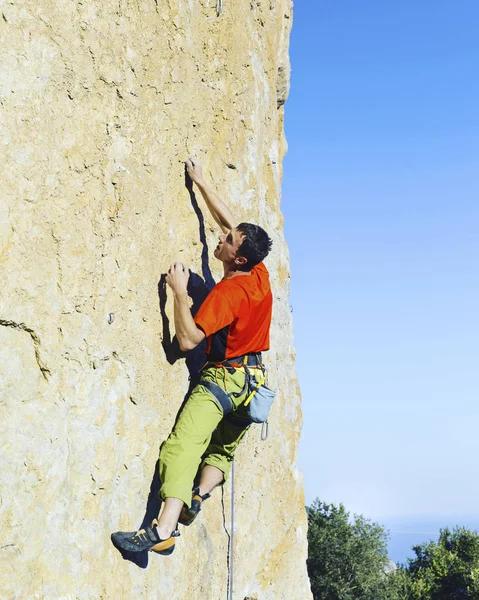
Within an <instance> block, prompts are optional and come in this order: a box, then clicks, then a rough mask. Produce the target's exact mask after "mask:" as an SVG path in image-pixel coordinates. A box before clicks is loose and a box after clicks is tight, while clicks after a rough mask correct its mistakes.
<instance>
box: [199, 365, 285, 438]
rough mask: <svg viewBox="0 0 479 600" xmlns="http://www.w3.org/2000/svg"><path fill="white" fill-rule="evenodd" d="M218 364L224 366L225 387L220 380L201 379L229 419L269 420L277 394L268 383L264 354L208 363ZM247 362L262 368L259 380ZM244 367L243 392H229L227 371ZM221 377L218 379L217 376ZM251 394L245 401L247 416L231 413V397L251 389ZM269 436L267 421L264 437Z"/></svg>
mask: <svg viewBox="0 0 479 600" xmlns="http://www.w3.org/2000/svg"><path fill="white" fill-rule="evenodd" d="M210 364H211V366H215V367H217V368H218V369H220V368H221V369H224V371H223V372H224V387H221V386H220V385H219V384H218V383H217V382H214V381H210V380H207V379H200V381H199V382H198V383H199V384H200V385H202V386H204V387H205V388H206V389H207V390H208V391H209V392H210V393H211V395H212V396H213V397H214V398H215V400H216V401H217V402H218V404H219V405H220V407H221V409H222V410H223V414H224V415H225V417H226V418H227V420H228V421H230V422H231V423H233V424H234V425H238V426H241V425H243V426H247V425H250V424H251V423H263V424H264V423H267V421H268V415H269V411H270V408H271V405H272V403H273V400H274V398H275V396H276V392H274V391H273V390H271V389H270V388H269V387H268V386H267V385H266V384H265V381H266V377H267V375H266V369H265V367H264V365H263V362H262V360H261V354H245V355H243V356H239V357H237V358H231V359H227V360H225V361H222V362H219V363H209V362H207V363H206V365H205V366H208V365H210ZM248 365H249V366H250V367H256V368H259V369H261V371H262V374H263V376H262V377H261V379H260V380H259V381H256V378H255V376H254V375H252V374H251V372H250V370H249V368H248ZM239 369H244V372H245V375H246V377H245V384H244V386H243V389H242V390H241V391H240V392H236V393H235V392H230V393H228V392H227V391H226V389H225V387H226V371H229V372H230V373H234V372H235V371H236V370H239ZM216 381H218V379H217V380H216ZM248 392H249V394H248V397H247V399H246V401H245V403H244V406H245V407H246V409H247V413H248V416H247V417H238V416H236V415H231V414H230V413H231V411H232V410H233V407H234V404H233V400H232V398H233V397H234V398H238V397H240V396H243V395H244V394H246V393H248ZM267 437H268V425H266V426H264V425H263V428H262V431H261V439H262V440H265V439H266V438H267Z"/></svg>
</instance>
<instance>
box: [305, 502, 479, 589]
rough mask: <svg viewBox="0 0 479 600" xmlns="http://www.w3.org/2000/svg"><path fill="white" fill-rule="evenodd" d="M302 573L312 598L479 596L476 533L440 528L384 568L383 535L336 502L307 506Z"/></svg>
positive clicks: (385, 545)
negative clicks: (399, 561)
mask: <svg viewBox="0 0 479 600" xmlns="http://www.w3.org/2000/svg"><path fill="white" fill-rule="evenodd" d="M308 523H309V529H308V543H309V551H308V573H309V578H310V581H311V589H312V592H313V596H314V599H315V600H479V534H478V533H477V532H474V531H470V530H468V529H465V528H463V527H458V528H455V529H454V530H452V531H451V530H450V529H443V530H441V532H440V535H439V539H438V541H437V542H427V543H424V544H421V545H419V546H414V547H413V551H414V553H415V558H412V559H408V560H407V563H406V564H405V565H398V566H397V568H396V569H394V570H392V571H390V570H389V571H390V572H388V568H387V567H388V563H389V562H390V561H389V559H388V557H387V537H388V534H387V533H386V532H385V530H384V529H383V528H382V527H381V526H380V525H378V524H376V523H372V522H371V521H369V520H367V519H365V518H364V517H362V516H358V515H354V516H353V517H351V515H350V514H349V513H348V512H347V511H346V509H345V508H344V506H343V505H342V504H340V505H339V506H335V505H333V504H324V503H323V502H321V501H320V500H315V502H314V503H313V505H312V506H311V507H310V508H309V509H308Z"/></svg>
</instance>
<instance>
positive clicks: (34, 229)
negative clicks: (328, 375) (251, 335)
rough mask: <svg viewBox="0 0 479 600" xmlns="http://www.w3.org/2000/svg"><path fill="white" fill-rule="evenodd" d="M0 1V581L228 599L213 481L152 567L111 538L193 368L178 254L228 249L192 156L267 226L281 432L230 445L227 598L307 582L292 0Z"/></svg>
mask: <svg viewBox="0 0 479 600" xmlns="http://www.w3.org/2000/svg"><path fill="white" fill-rule="evenodd" d="M0 12H1V13H2V16H1V18H0V37H1V42H2V43H1V44H0V64H1V65H2V77H1V79H0V123H1V135H0V147H1V156H2V163H3V165H4V168H3V169H2V178H1V183H0V186H1V198H2V200H1V202H0V236H1V248H0V276H1V282H2V293H1V295H0V368H1V375H0V386H1V400H0V419H1V423H2V428H3V429H4V430H5V431H6V434H5V433H2V455H3V456H2V469H1V481H0V486H1V506H0V511H1V523H0V526H1V531H2V542H1V549H0V565H1V566H0V572H1V575H0V577H1V588H0V597H1V598H8V599H10V598H19V599H24V598H47V599H60V598H64V599H70V598H80V599H82V600H83V599H95V600H96V599H99V598H103V599H109V598H128V599H130V598H152V599H153V598H155V599H156V598H159V599H162V598H165V599H166V598H169V599H179V600H181V599H183V598H190V599H196V598H198V599H199V598H206V599H207V600H220V599H222V598H225V597H226V590H227V580H228V570H227V548H228V537H227V535H226V533H225V530H224V528H223V517H222V504H221V495H222V494H221V491H219V490H218V491H216V492H215V494H214V497H213V498H212V499H211V500H210V501H208V504H207V505H206V506H205V510H204V511H203V513H202V515H201V519H200V520H199V522H198V524H195V526H194V527H191V528H190V529H187V530H184V531H183V534H182V536H181V538H180V541H179V543H178V547H177V550H176V551H175V553H174V555H173V556H172V557H168V558H165V557H157V556H149V557H148V559H149V563H148V565H146V564H142V566H143V567H145V566H147V568H146V569H142V568H140V567H139V566H138V565H136V564H134V563H132V562H129V561H124V560H123V559H122V557H121V555H120V554H119V553H118V552H117V551H116V550H115V549H114V548H113V547H112V545H111V544H110V540H109V536H110V532H111V531H115V530H117V529H127V530H128V529H136V527H137V526H139V524H140V523H141V521H142V519H143V517H144V515H145V507H146V504H147V499H148V494H149V491H150V483H151V481H152V478H153V475H154V471H155V462H156V459H157V455H158V448H159V445H160V443H161V441H163V440H164V439H165V438H166V436H167V435H168V433H169V431H170V430H171V427H172V425H173V422H174V419H175V416H176V413H177V411H178V409H179V407H180V405H181V401H182V398H183V395H184V393H185V391H186V389H187V385H188V383H187V375H188V371H187V369H186V366H185V361H184V360H182V359H180V360H177V361H176V362H174V361H172V360H171V356H169V355H168V357H169V358H170V360H169V361H168V360H167V358H168V357H167V353H165V348H166V349H168V344H167V342H168V320H169V321H170V323H171V320H172V302H171V298H168V299H167V301H166V304H164V303H163V302H162V301H161V300H160V298H159V290H158V281H159V279H160V276H161V273H163V272H165V270H166V269H167V267H168V265H169V264H170V263H171V262H172V261H174V260H176V259H181V260H183V261H185V262H186V263H188V264H190V265H191V267H192V269H193V270H194V271H195V272H197V273H198V274H200V275H202V276H203V275H205V273H207V270H206V269H205V267H206V259H207V258H208V256H207V254H206V246H205V245H204V241H205V239H206V241H207V242H208V244H209V246H210V247H214V246H215V245H216V236H217V230H216V228H215V227H214V226H213V225H214V223H213V222H212V220H211V218H210V217H209V215H208V214H206V210H205V208H204V205H203V204H202V201H201V200H200V201H199V206H200V208H201V210H202V211H203V216H204V229H203V228H202V221H201V214H200V213H199V211H198V209H197V207H196V206H195V202H194V199H193V200H192V199H191V197H190V194H189V192H188V190H187V189H186V187H185V181H184V173H183V167H182V164H181V161H183V160H184V159H185V157H186V156H188V155H189V154H190V153H192V154H196V155H197V156H198V157H199V158H200V159H202V161H203V162H204V164H205V167H206V169H205V171H206V173H207V174H208V173H211V174H212V175H209V176H208V179H209V181H210V182H211V183H212V184H213V185H214V186H215V187H216V188H217V189H218V191H219V192H220V193H221V195H222V196H223V197H224V198H225V199H226V200H227V201H228V203H229V204H230V205H231V208H232V210H233V211H234V212H235V213H237V214H238V216H240V217H241V218H243V219H245V220H253V221H256V222H258V223H259V224H261V225H263V226H264V227H265V228H266V229H267V230H268V231H269V232H270V234H271V236H272V237H273V239H274V251H273V253H272V255H271V256H270V257H269V258H268V260H267V264H268V267H269V269H270V271H271V273H272V282H273V287H274V297H275V306H274V329H273V333H272V350H271V351H270V352H269V353H268V358H267V362H268V365H269V367H270V381H271V384H272V385H273V386H274V387H276V388H277V389H278V390H279V395H278V400H277V402H276V404H275V406H274V409H273V414H272V418H271V432H270V437H269V439H268V440H267V441H266V442H261V441H260V432H259V429H258V428H254V429H251V430H250V432H249V433H248V435H247V440H246V442H244V443H243V445H242V447H241V448H240V450H239V452H238V455H237V463H236V486H235V488H236V498H235V512H236V519H235V548H234V596H233V597H234V598H235V599H239V600H243V599H244V598H255V599H258V600H270V599H271V600H272V599H275V600H279V599H287V600H295V599H301V600H303V599H307V598H311V595H310V591H309V583H308V580H307V575H306V565H305V560H306V518H305V512H304V499H303V491H302V479H301V475H300V473H299V472H298V470H297V469H296V466H295V463H296V454H297V445H298V436H299V432H300V427H301V412H300V406H299V405H300V397H299V390H298V386H297V382H296V378H295V367H294V350H293V348H292V330H291V317H290V314H289V306H288V287H289V262H288V253H287V249H286V246H285V243H284V240H283V231H282V226H283V223H282V216H281V213H280V208H279V203H280V178H281V161H282V157H283V154H284V150H285V142H284V139H283V108H282V105H283V104H284V101H285V99H286V95H287V82H288V79H289V75H288V73H289V71H288V69H289V66H288V57H287V45H288V38H289V30H290V26H291V4H290V0H251V2H250V1H249V0H241V1H234V2H233V1H232V0H223V12H222V14H221V16H219V17H218V16H217V14H216V1H215V0H144V1H139V0H102V2H98V1H95V0H82V1H80V0H60V2H58V1H53V0H15V1H13V0H12V1H9V2H7V1H0ZM195 209H196V210H195ZM210 266H211V269H212V270H213V275H214V276H215V278H216V279H218V278H219V277H220V271H219V269H218V266H219V265H218V264H214V259H213V261H210ZM162 314H163V316H162ZM171 363H173V364H171ZM229 490H230V488H229V487H226V488H225V490H224V491H225V494H224V496H225V497H224V507H225V512H226V523H227V526H228V527H229V519H230V517H229V513H230V506H231V500H230V491H229Z"/></svg>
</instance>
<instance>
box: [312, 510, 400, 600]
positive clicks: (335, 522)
mask: <svg viewBox="0 0 479 600" xmlns="http://www.w3.org/2000/svg"><path fill="white" fill-rule="evenodd" d="M308 523H309V528H308V544H309V554H308V573H309V578H310V581H311V588H312V591H313V596H314V598H315V600H355V599H361V600H378V598H379V596H378V594H379V593H381V589H382V588H383V586H384V580H385V578H386V575H385V571H386V566H387V564H388V562H389V560H388V557H387V535H386V533H385V531H384V529H383V528H382V527H380V526H379V525H377V524H375V523H371V522H370V521H368V520H367V519H365V518H364V517H362V516H358V515H354V517H353V518H352V519H351V518H350V514H349V513H348V512H347V511H346V509H345V508H344V506H343V505H342V504H340V505H339V506H335V505H333V504H324V503H323V502H321V501H320V500H315V502H314V503H313V504H312V506H311V507H310V509H309V512H308Z"/></svg>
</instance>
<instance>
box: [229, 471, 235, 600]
mask: <svg viewBox="0 0 479 600" xmlns="http://www.w3.org/2000/svg"><path fill="white" fill-rule="evenodd" d="M234 541H235V461H233V463H232V465H231V537H230V581H229V586H228V587H229V592H230V595H229V600H233V572H234V556H235V554H234Z"/></svg>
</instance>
